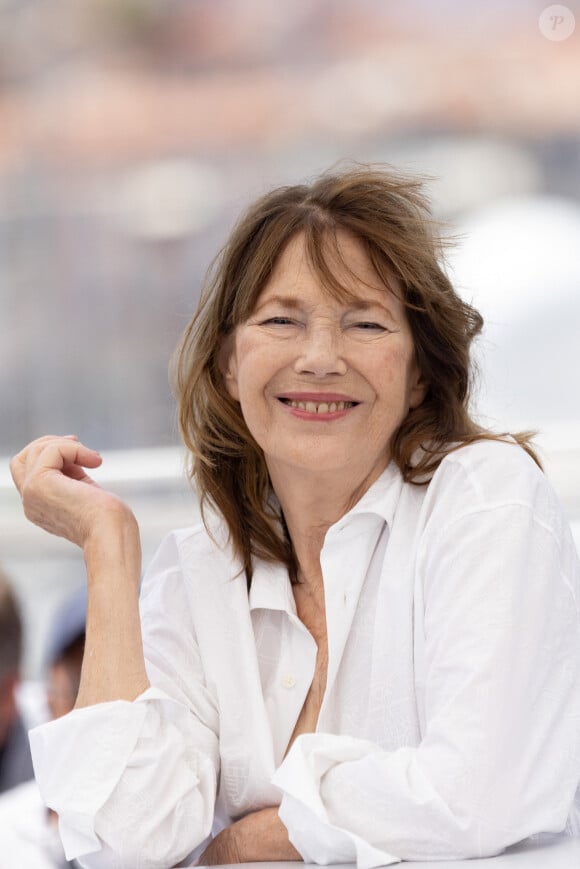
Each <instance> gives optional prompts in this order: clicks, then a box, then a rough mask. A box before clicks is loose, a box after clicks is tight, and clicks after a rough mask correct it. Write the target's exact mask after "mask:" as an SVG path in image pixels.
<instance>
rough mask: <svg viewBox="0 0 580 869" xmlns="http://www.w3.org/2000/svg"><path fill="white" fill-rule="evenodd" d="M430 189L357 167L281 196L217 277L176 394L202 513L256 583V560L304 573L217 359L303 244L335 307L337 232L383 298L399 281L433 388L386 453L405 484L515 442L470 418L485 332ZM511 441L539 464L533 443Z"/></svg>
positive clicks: (225, 252) (252, 217)
mask: <svg viewBox="0 0 580 869" xmlns="http://www.w3.org/2000/svg"><path fill="white" fill-rule="evenodd" d="M422 188H423V182H422V181H421V180H420V179H418V178H417V177H409V176H407V175H403V174H401V173H399V172H395V171H392V170H390V169H376V168H372V167H359V166H357V167H355V168H354V169H349V170H347V171H341V172H338V173H327V174H324V175H322V176H321V177H320V178H318V179H317V180H315V181H314V182H313V183H312V184H309V185H306V184H304V185H295V186H291V187H282V188H279V189H276V190H273V191H272V192H270V193H267V194H266V195H265V196H263V197H261V198H260V199H258V201H257V202H255V203H254V204H253V205H252V206H250V207H249V209H248V210H247V211H246V213H245V214H244V215H243V216H242V218H241V219H240V220H239V222H238V224H237V225H236V226H235V228H234V230H233V232H232V234H231V236H230V238H229V240H228V242H227V243H226V245H225V247H224V248H223V249H222V251H221V253H220V254H219V256H218V257H217V258H216V260H215V262H214V264H213V267H212V269H210V272H209V274H208V279H207V283H206V286H205V288H204V291H203V293H202V296H201V300H200V304H199V307H198V310H197V313H196V314H195V316H194V318H193V320H192V321H191V323H190V324H189V326H188V328H187V330H186V332H185V335H184V337H183V340H182V342H181V344H180V347H179V348H178V352H177V354H176V357H175V368H174V378H173V379H174V391H175V394H176V398H177V401H178V418H179V425H180V430H181V433H182V436H183V439H184V442H185V445H186V447H187V448H188V450H189V453H190V467H189V473H190V476H191V478H192V480H193V481H194V482H195V483H196V485H197V489H198V491H199V493H200V496H201V501H202V509H203V507H205V506H207V505H208V504H211V505H212V506H213V507H216V508H217V509H218V510H219V512H220V513H221V514H222V515H223V516H224V518H225V520H226V522H227V525H228V528H229V531H230V536H231V541H232V544H233V547H234V550H235V551H236V553H237V554H238V555H239V557H240V558H241V560H242V563H243V565H244V569H245V572H246V576H247V579H248V583H249V582H250V581H251V576H252V563H253V559H254V558H255V557H259V558H263V559H266V560H268V561H278V562H282V563H284V564H286V565H287V567H288V570H289V572H290V576H291V578H292V579H295V578H296V571H297V565H296V560H295V556H294V552H293V549H292V543H291V541H290V540H289V538H288V535H287V533H286V530H285V526H284V519H283V516H280V515H279V514H278V513H277V512H276V509H275V507H274V506H273V501H272V499H271V498H270V495H271V485H270V480H269V476H268V471H267V468H266V463H265V460H264V456H263V454H262V451H261V449H260V447H259V446H258V445H257V444H256V442H255V441H254V439H253V438H252V436H251V434H250V432H249V431H248V429H247V427H246V424H245V422H244V419H243V416H242V413H241V410H240V406H239V404H238V403H237V402H236V401H234V400H233V399H232V398H231V397H230V396H229V395H228V393H227V390H226V388H225V386H224V381H223V377H222V373H221V371H220V365H219V351H220V348H221V346H222V344H223V341H224V338H225V337H226V336H227V335H229V334H231V333H232V332H233V330H234V329H235V328H236V327H237V326H238V325H239V324H241V323H243V322H244V321H245V320H246V319H247V318H248V317H249V316H250V315H251V313H252V312H253V310H254V307H255V305H256V302H257V299H258V297H259V295H260V293H261V292H262V290H263V288H264V286H265V284H266V283H267V281H268V279H269V278H270V276H271V274H272V272H273V270H274V267H275V265H276V263H277V261H278V259H279V257H280V254H281V253H282V251H283V250H284V248H285V247H286V245H287V244H288V242H289V241H290V239H292V238H293V237H295V236H296V235H297V234H302V235H303V237H304V241H305V248H306V251H307V255H308V258H309V260H310V265H311V267H312V268H313V270H314V271H315V273H316V274H317V275H318V276H319V277H320V280H321V282H322V284H323V286H325V288H327V289H328V291H329V292H330V293H333V294H334V295H347V293H346V291H345V290H344V289H343V288H341V287H340V286H339V285H338V284H337V281H336V279H335V278H334V274H333V267H332V264H333V263H336V253H337V251H338V245H337V243H336V234H337V233H338V232H339V231H341V232H348V233H349V234H350V235H351V236H353V237H355V238H356V239H357V240H359V242H360V243H361V244H362V245H363V246H364V249H365V251H366V253H367V255H368V257H369V259H370V261H371V262H372V264H373V266H374V268H375V270H376V272H377V275H378V276H379V278H380V279H381V281H382V283H383V284H384V285H385V287H392V284H393V280H392V279H393V276H394V277H395V278H396V284H397V286H398V287H399V289H400V293H401V298H402V300H403V302H404V304H405V307H406V310H407V317H408V321H409V325H410V328H411V333H412V337H413V343H414V348H415V354H416V359H417V362H418V365H419V369H420V371H421V374H422V376H423V378H424V380H425V382H426V383H427V384H428V387H427V391H426V395H425V398H424V400H423V401H422V402H421V404H420V405H419V406H418V407H416V408H412V409H411V410H410V411H409V413H408V415H407V417H406V418H405V420H404V421H403V423H402V425H401V426H400V428H399V430H398V431H397V432H396V433H395V435H394V438H393V439H392V441H391V443H390V445H389V448H390V453H391V456H392V459H393V460H394V461H395V462H396V463H397V465H398V467H399V468H400V470H401V473H402V475H403V477H404V479H405V480H406V481H408V482H411V483H416V484H419V485H421V484H425V483H426V482H428V481H429V479H430V478H431V477H432V475H433V473H434V472H435V470H436V469H437V467H438V465H439V464H440V462H441V460H442V459H443V457H444V456H445V455H446V454H447V453H449V452H450V451H451V450H453V449H457V447H458V446H461V445H463V444H467V443H471V442H473V441H475V440H478V439H505V437H506V435H498V434H492V433H490V432H487V431H485V430H484V429H482V428H481V427H480V426H479V425H477V423H476V422H474V420H473V419H472V418H471V416H470V413H469V400H470V395H471V386H472V374H473V368H472V364H471V360H470V347H471V344H472V341H473V339H474V338H475V336H476V335H478V334H479V332H480V331H481V328H482V323H483V321H482V318H481V316H480V314H479V313H478V311H476V310H475V309H474V308H473V307H471V306H470V305H469V304H467V303H466V302H465V301H463V300H462V299H461V298H460V297H459V296H458V294H457V293H456V292H455V290H454V288H453V286H452V284H451V282H450V280H449V278H448V276H447V274H446V272H445V271H444V269H443V267H442V260H443V251H444V242H443V241H442V238H441V236H440V234H439V232H438V231H437V227H436V225H435V224H434V221H433V219H432V217H431V213H430V207H429V204H428V201H427V199H426V197H425V195H424V193H423V189H422ZM514 437H515V439H516V441H517V442H518V443H520V445H521V446H523V447H524V449H526V450H527V451H528V452H530V454H531V455H532V456H533V457H534V458H535V456H534V454H533V451H532V449H531V447H530V445H529V435H528V434H521V435H515V436H514ZM536 461H537V459H536Z"/></svg>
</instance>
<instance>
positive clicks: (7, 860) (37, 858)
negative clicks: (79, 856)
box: [0, 780, 72, 869]
mask: <svg viewBox="0 0 580 869" xmlns="http://www.w3.org/2000/svg"><path fill="white" fill-rule="evenodd" d="M71 865H72V864H69V863H67V862H66V860H65V856H64V850H63V847H62V843H61V840H60V837H59V835H58V831H57V828H56V824H53V823H52V822H51V820H50V819H49V817H48V811H47V808H46V806H45V805H44V803H43V802H42V798H41V796H40V793H39V790H38V785H37V784H36V782H35V781H34V780H33V781H28V782H25V783H24V784H21V785H18V786H17V787H15V788H12V789H11V790H9V791H6V793H4V794H2V795H1V796H0V869H15V867H17V866H21V867H23V869H66V867H67V866H71Z"/></svg>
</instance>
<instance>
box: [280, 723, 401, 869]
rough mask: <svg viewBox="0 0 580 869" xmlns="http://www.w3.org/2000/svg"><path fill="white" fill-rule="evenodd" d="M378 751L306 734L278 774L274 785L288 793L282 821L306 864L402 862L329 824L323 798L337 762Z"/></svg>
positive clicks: (364, 868) (370, 868) (362, 868)
mask: <svg viewBox="0 0 580 869" xmlns="http://www.w3.org/2000/svg"><path fill="white" fill-rule="evenodd" d="M376 751H377V747H376V746H375V745H374V744H373V743H371V742H367V741H366V740H362V739H355V738H353V737H349V736H335V735H331V734H321V733H312V734H303V735H302V736H299V737H298V739H297V740H296V741H295V742H294V744H293V746H292V748H291V749H290V751H289V752H288V754H287V756H286V758H285V759H284V761H283V762H282V764H281V765H280V767H279V768H278V769H277V770H276V772H275V773H274V776H273V778H272V783H273V784H275V785H276V786H277V787H278V788H280V790H281V791H283V797H282V801H281V803H280V809H279V812H278V814H279V816H280V820H281V821H282V823H283V824H284V826H285V827H286V829H287V830H288V838H289V839H290V842H291V843H292V845H294V847H295V848H296V850H297V851H298V852H299V853H300V855H301V857H302V859H303V860H304V862H305V863H318V864H322V865H327V864H329V863H356V865H357V869H374V867H376V866H387V865H389V864H391V863H398V862H399V861H400V858H399V857H395V856H394V855H393V854H389V853H388V852H387V851H383V850H381V849H380V848H377V847H375V846H374V845H371V844H370V843H369V842H365V841H364V839H361V837H360V836H357V835H356V834H355V833H351V832H349V831H348V830H345V829H344V828H342V827H337V826H335V825H334V824H332V823H330V821H329V818H328V813H327V810H326V807H325V805H324V802H323V800H322V797H321V795H320V791H321V784H322V780H323V778H324V776H325V775H326V774H327V773H328V772H329V771H330V770H331V769H333V768H334V767H335V766H336V765H337V764H340V763H344V762H346V761H353V760H359V759H360V758H362V757H365V756H366V755H368V754H369V753H372V752H376Z"/></svg>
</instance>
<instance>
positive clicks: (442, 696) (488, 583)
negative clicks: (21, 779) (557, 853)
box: [274, 448, 580, 869]
mask: <svg viewBox="0 0 580 869" xmlns="http://www.w3.org/2000/svg"><path fill="white" fill-rule="evenodd" d="M508 449H509V448H508ZM515 449H516V448H513V450H514V451H515ZM509 458H510V456H509V452H508V459H509ZM515 458H516V463H515V464H516V468H515V471H514V470H513V469H512V468H511V466H509V465H506V466H505V468H501V467H500V469H499V475H500V477H501V475H502V473H503V474H504V476H506V477H509V476H510V475H512V476H513V474H514V473H515V475H516V477H517V474H518V461H519V460H518V458H517V456H515ZM519 464H521V462H520V463H519ZM524 476H525V475H524ZM512 482H513V483H514V485H515V492H516V494H515V496H512V497H511V498H505V497H504V496H503V492H502V490H501V487H499V488H498V491H497V493H496V494H495V495H494V494H493V492H492V493H491V494H489V493H486V492H481V491H480V484H479V481H478V480H477V479H475V480H474V479H471V477H470V475H469V474H467V473H466V472H465V471H464V469H463V468H462V467H461V465H460V462H458V463H457V465H456V466H455V467H454V468H453V469H452V471H451V472H447V475H446V478H445V479H444V480H443V481H442V483H441V485H440V489H439V491H437V490H435V492H433V493H432V495H436V496H437V497H432V498H431V499H426V501H425V504H424V508H423V513H422V516H421V520H420V522H419V523H418V524H419V525H421V524H422V527H421V540H420V543H419V546H418V548H417V552H416V561H415V566H414V570H415V583H416V585H415V601H414V607H415V622H414V631H415V638H414V642H415V667H416V671H415V687H416V696H417V706H418V714H419V720H420V723H421V738H420V742H419V744H418V745H408V746H407V745H403V746H401V747H399V748H397V749H396V750H393V751H385V750H382V749H381V748H380V747H379V746H378V745H376V744H374V743H371V742H368V741H366V740H362V739H357V738H355V737H353V736H343V735H333V734H325V733H315V734H308V735H304V736H301V737H299V739H298V740H297V741H296V743H295V744H294V745H293V746H292V748H291V750H290V752H289V753H288V755H287V757H286V759H285V760H284V762H283V763H282V765H281V767H280V768H279V770H278V771H277V773H276V775H275V777H274V782H275V784H276V785H277V786H278V787H279V788H280V789H281V790H282V791H283V798H282V803H281V807H280V817H281V818H282V820H283V822H284V823H285V825H286V826H287V828H288V831H289V836H290V840H291V841H292V843H293V844H294V846H295V847H296V848H297V849H298V851H299V852H300V853H301V854H302V856H303V858H304V859H305V860H306V861H312V862H316V863H323V864H325V863H332V862H344V861H354V862H357V864H358V867H359V869H370V867H373V866H378V865H384V864H388V863H392V862H396V861H398V860H405V859H407V860H413V859H414V860H428V859H445V858H447V859H456V858H468V857H483V856H490V855H494V854H497V853H499V852H500V851H501V850H503V849H504V848H505V847H507V846H509V845H511V844H513V843H515V842H517V841H520V840H522V839H524V838H526V837H528V836H529V835H531V834H534V833H538V832H558V831H561V830H562V829H563V828H564V827H565V825H566V822H567V819H568V818H569V817H570V812H571V807H572V804H573V801H574V794H575V792H576V789H577V788H578V784H579V782H580V727H579V722H580V615H579V612H580V601H579V574H578V561H577V557H576V553H575V551H574V545H573V542H572V540H571V536H570V534H569V532H568V531H567V529H566V527H565V522H564V520H563V519H562V517H561V514H560V512H559V507H558V505H557V503H556V502H555V499H554V498H553V497H552V493H551V490H550V489H549V486H548V485H547V484H546V483H544V482H543V480H542V479H541V477H540V475H539V474H538V475H537V478H536V476H535V475H533V477H532V483H531V486H529V485H525V486H524V487H523V490H520V489H518V480H517V479H516V480H515V481H512ZM510 485H511V483H509V481H508V483H506V490H509V488H510ZM514 485H512V489H513V488H514ZM436 486H437V484H436ZM530 488H531V489H532V490H533V491H529V489H530ZM454 489H455V490H459V491H461V492H462V493H463V497H462V498H461V499H459V506H458V499H457V498H455V501H453V500H452V499H451V493H452V492H453V490H454ZM520 494H521V495H522V497H520ZM410 557H411V554H410Z"/></svg>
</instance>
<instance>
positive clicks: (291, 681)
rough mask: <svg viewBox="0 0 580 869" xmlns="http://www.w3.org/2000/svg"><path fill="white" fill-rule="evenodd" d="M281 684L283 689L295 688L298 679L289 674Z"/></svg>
mask: <svg viewBox="0 0 580 869" xmlns="http://www.w3.org/2000/svg"><path fill="white" fill-rule="evenodd" d="M280 684H281V685H282V688H294V686H295V685H296V679H295V677H294V676H290V674H288V675H287V676H284V678H283V679H282V681H281V683H280Z"/></svg>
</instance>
